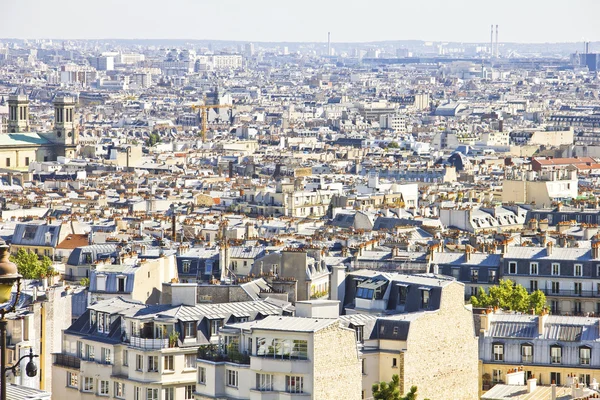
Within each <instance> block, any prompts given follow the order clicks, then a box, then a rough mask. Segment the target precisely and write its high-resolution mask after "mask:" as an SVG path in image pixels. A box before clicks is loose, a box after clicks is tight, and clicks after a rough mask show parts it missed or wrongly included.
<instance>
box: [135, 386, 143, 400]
mask: <svg viewBox="0 0 600 400" xmlns="http://www.w3.org/2000/svg"><path fill="white" fill-rule="evenodd" d="M133 400H143V399H142V388H141V387H139V386H134V387H133Z"/></svg>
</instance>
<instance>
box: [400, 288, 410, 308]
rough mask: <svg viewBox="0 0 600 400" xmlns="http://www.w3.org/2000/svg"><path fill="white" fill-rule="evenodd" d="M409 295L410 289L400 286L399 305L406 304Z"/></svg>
mask: <svg viewBox="0 0 600 400" xmlns="http://www.w3.org/2000/svg"><path fill="white" fill-rule="evenodd" d="M407 293H408V288H407V287H406V286H398V305H399V306H401V305H404V304H406V295H407Z"/></svg>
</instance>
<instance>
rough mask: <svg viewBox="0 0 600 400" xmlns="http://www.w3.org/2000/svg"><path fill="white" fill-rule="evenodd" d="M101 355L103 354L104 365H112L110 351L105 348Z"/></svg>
mask: <svg viewBox="0 0 600 400" xmlns="http://www.w3.org/2000/svg"><path fill="white" fill-rule="evenodd" d="M101 354H102V364H110V363H111V357H110V349H107V348H106V347H103V348H102V353H101Z"/></svg>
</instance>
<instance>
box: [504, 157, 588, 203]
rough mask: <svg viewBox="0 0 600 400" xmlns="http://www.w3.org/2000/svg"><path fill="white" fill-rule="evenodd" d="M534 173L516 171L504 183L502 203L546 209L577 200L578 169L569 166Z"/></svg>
mask: <svg viewBox="0 0 600 400" xmlns="http://www.w3.org/2000/svg"><path fill="white" fill-rule="evenodd" d="M535 161H536V160H533V161H532V166H533V168H534V171H515V172H514V173H513V174H512V175H510V176H507V177H506V178H505V179H504V180H503V181H502V202H503V203H507V202H514V203H535V204H537V205H538V206H542V207H546V206H549V205H551V204H552V203H553V202H558V201H561V200H566V199H574V198H577V196H578V193H579V190H578V183H579V181H578V178H577V168H576V167H574V166H567V167H565V168H564V169H554V168H552V169H542V170H540V171H539V172H535V168H536V167H535V165H533V163H534V162H535Z"/></svg>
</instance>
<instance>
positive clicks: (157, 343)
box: [129, 337, 169, 350]
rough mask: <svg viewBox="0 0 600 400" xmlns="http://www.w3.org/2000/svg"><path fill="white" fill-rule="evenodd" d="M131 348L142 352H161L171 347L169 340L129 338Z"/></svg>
mask: <svg viewBox="0 0 600 400" xmlns="http://www.w3.org/2000/svg"><path fill="white" fill-rule="evenodd" d="M129 346H131V347H135V348H137V349H142V350H160V349H166V348H168V347H169V339H144V338H140V337H131V338H129Z"/></svg>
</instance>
